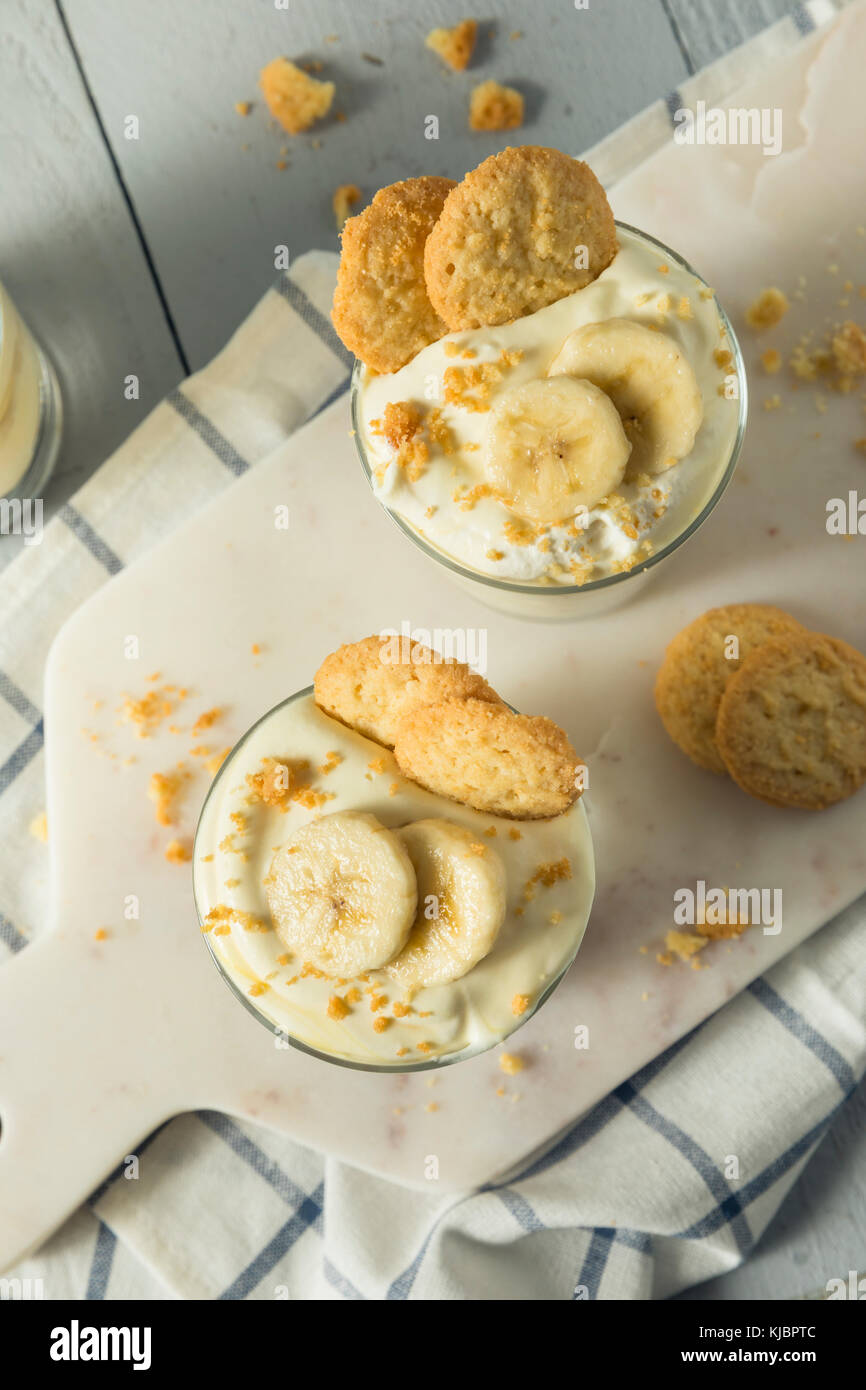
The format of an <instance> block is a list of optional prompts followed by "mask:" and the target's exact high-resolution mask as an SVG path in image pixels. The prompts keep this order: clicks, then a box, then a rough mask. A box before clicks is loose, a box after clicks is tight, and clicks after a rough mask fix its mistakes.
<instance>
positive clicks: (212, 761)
mask: <svg viewBox="0 0 866 1390" xmlns="http://www.w3.org/2000/svg"><path fill="white" fill-rule="evenodd" d="M231 751H232V750H231V749H230V748H224V749H223V750H222V752H221V753H215V754H214V756H213V757H212V758H208V760H207V762H206V763H205V768H206V769H207V771H208V772H209V773H210V775H211V777H216V775H217V773H218V772H219V770H220V768H221V767H222V765H223V763H224V762H225V760H226V758H227V757H228V755H229V753H230V752H231Z"/></svg>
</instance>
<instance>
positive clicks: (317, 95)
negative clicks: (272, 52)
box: [259, 58, 336, 135]
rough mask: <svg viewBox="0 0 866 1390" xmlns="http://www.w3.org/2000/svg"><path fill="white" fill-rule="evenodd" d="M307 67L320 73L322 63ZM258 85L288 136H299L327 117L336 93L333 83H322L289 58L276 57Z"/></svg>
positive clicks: (260, 77) (262, 73)
mask: <svg viewBox="0 0 866 1390" xmlns="http://www.w3.org/2000/svg"><path fill="white" fill-rule="evenodd" d="M306 66H307V67H309V68H312V69H313V70H314V71H320V70H321V67H322V64H321V63H319V64H318V66H316V64H315V63H309V64H307V65H306ZM259 85H260V87H261V89H262V91H263V93H264V97H265V102H266V104H267V108H268V110H269V111H270V113H271V115H272V116H273V118H274V120H276V121H279V123H280V125H281V126H282V127H283V130H285V131H287V132H288V133H289V135H300V134H301V132H302V131H304V130H309V128H310V126H311V125H314V124H315V122H316V121H319V120H321V119H322V117H323V116H326V115H327V114H328V112H329V111H330V109H331V103H332V101H333V100H334V92H335V91H336V87H335V86H334V83H333V82H319V81H318V80H317V79H316V78H315V77H311V76H310V75H309V73H307V72H305V71H304V69H303V68H299V67H296V66H295V64H294V63H292V62H290V61H289V59H288V58H275V59H274V60H273V62H271V63H268V65H267V66H266V67H264V68H262V70H261V72H260V73H259Z"/></svg>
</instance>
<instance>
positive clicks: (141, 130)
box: [0, 0, 866, 1299]
mask: <svg viewBox="0 0 866 1390" xmlns="http://www.w3.org/2000/svg"><path fill="white" fill-rule="evenodd" d="M278 5H280V7H279V8H278ZM471 8H472V7H471V6H467V5H466V3H465V0H445V2H444V3H437V2H436V0H433V2H432V3H428V4H425V5H424V6H423V7H421V6H417V5H410V4H409V0H365V3H363V4H359V3H357V0H288V3H287V4H285V6H284V7H282V4H281V0H183V3H178V0H112V2H111V4H110V5H108V4H106V3H105V0H2V10H0V91H2V93H3V96H4V100H3V102H2V104H0V210H2V215H0V276H2V279H3V280H4V282H5V283H6V285H7V287H8V288H9V289H10V291H11V293H12V295H13V297H14V298H15V299H16V301H17V302H18V305H19V307H20V309H21V310H22V311H23V313H24V316H25V317H26V318H27V320H28V321H29V322H30V323H31V325H32V326H33V327H34V329H35V330H36V331H37V333H38V334H39V336H40V337H41V338H42V339H43V340H44V342H45V343H46V344H47V345H48V347H49V348H50V351H51V353H52V355H53V357H54V360H55V363H56V365H57V367H58V371H59V374H60V378H61V382H62V387H63V393H64V400H65V406H66V412H67V424H66V431H65V437H64V444H63V451H62V455H61V460H60V463H59V466H58V470H57V473H56V475H55V478H54V480H53V482H52V484H51V486H50V488H49V490H48V492H47V495H46V498H45V514H46V518H47V517H48V516H50V515H51V514H52V513H53V512H54V511H56V510H57V508H58V507H59V506H61V505H62V503H63V502H64V501H65V500H66V499H67V498H68V497H69V496H70V495H71V494H72V493H73V492H74V491H75V490H76V489H77V488H78V487H80V486H81V484H82V483H83V482H84V481H85V480H86V479H87V477H88V476H89V475H90V474H91V473H92V472H93V471H94V470H95V469H96V468H98V467H99V465H100V464H101V463H102V462H103V460H104V459H105V458H107V457H108V455H109V454H110V453H111V452H112V450H113V449H115V448H116V447H117V446H118V445H119V444H120V443H121V442H122V441H123V439H124V438H125V437H126V436H127V435H128V434H129V432H130V431H131V430H132V429H133V428H134V427H135V425H136V424H137V423H138V422H139V421H140V420H141V419H142V418H143V417H144V416H145V415H146V414H147V413H148V411H150V409H151V408H152V407H153V406H154V405H155V404H156V403H157V402H158V401H159V400H160V399H161V397H163V396H164V395H165V394H166V393H167V392H168V391H169V390H170V389H171V388H172V387H173V386H175V385H176V384H177V382H178V381H179V380H180V379H181V378H182V377H183V376H184V375H186V374H188V373H189V372H190V371H195V370H196V369H197V368H198V367H200V366H202V365H203V364H204V363H205V362H207V361H208V359H209V358H210V357H211V356H212V355H213V354H214V353H215V352H216V351H217V350H218V349H219V348H220V347H221V346H222V345H223V343H224V342H225V341H226V339H227V338H228V336H229V335H230V334H231V332H232V331H233V329H234V328H235V327H236V326H237V324H238V323H239V322H240V321H241V319H243V318H244V316H245V315H246V313H247V312H248V311H249V309H250V308H251V307H252V305H253V304H254V303H255V301H256V300H257V298H258V297H259V296H260V295H261V294H262V293H263V291H264V290H265V289H266V287H267V286H268V284H269V283H270V282H271V280H272V279H273V276H274V247H275V245H278V244H285V245H286V246H288V248H289V252H290V255H291V256H292V257H295V256H297V255H299V254H300V253H301V252H303V251H305V250H308V249H309V248H311V247H325V248H332V249H334V250H336V249H337V245H338V242H337V236H336V229H335V224H334V216H333V212H332V209H331V196H332V193H333V190H334V189H335V188H336V187H337V185H338V184H341V183H357V184H358V185H359V186H360V187H361V188H362V190H363V194H364V198H365V200H366V199H368V198H369V197H370V196H372V194H373V193H374V192H375V190H376V189H377V188H378V187H380V186H381V185H383V184H386V183H390V182H391V181H393V180H394V179H398V178H406V177H409V176H411V175H414V174H420V173H440V174H448V175H450V176H452V177H455V178H460V177H461V176H462V174H463V173H464V172H465V170H466V169H467V168H471V167H472V166H473V165H475V164H477V163H479V162H480V161H481V160H482V159H483V158H484V157H485V156H486V155H488V154H491V153H493V152H494V151H495V150H497V149H500V148H502V147H503V146H504V145H505V144H508V143H509V139H508V136H507V135H495V134H473V133H470V132H469V130H468V129H467V122H466V112H467V103H468V94H469V91H470V89H471V87H472V86H473V85H474V84H475V83H477V82H478V81H480V80H483V79H484V78H487V77H496V78H497V79H499V80H501V81H503V82H506V83H508V82H514V84H515V85H517V86H519V87H520V89H521V90H522V91H523V92H524V93H525V96H526V107H527V119H526V124H525V126H524V128H523V130H522V131H521V132H520V136H519V139H521V140H522V141H535V142H537V143H539V144H548V145H555V146H559V147H561V148H563V149H567V150H570V151H572V152H574V153H578V152H579V151H581V150H583V149H587V148H589V147H590V146H591V145H593V144H594V143H595V142H596V141H598V140H599V139H601V138H602V137H603V136H604V135H606V134H608V133H609V132H610V131H612V130H614V129H615V128H616V127H617V126H618V125H620V124H621V123H622V122H623V121H625V120H627V119H628V118H629V117H630V116H633V115H634V114H636V113H637V112H638V111H640V110H641V109H642V108H643V107H644V106H647V105H648V104H649V103H650V102H652V101H654V100H656V99H657V98H659V97H665V96H666V95H667V94H668V93H669V92H671V91H673V90H674V89H675V88H676V87H677V86H678V85H679V83H680V82H682V80H683V79H684V78H685V77H686V76H688V75H689V74H691V73H693V72H696V71H698V70H699V69H700V68H701V67H703V66H705V65H706V64H707V63H709V62H712V61H713V60H714V59H715V58H717V57H719V56H721V55H722V54H723V53H725V52H727V51H729V50H730V49H732V48H734V47H735V46H736V45H737V44H739V43H741V42H743V40H744V39H746V38H748V37H750V36H751V35H752V34H755V33H757V32H758V31H759V30H761V29H763V28H765V27H766V26H767V25H768V24H771V23H772V22H773V21H774V20H775V19H777V18H779V17H780V16H781V15H782V14H784V13H785V12H786V11H787V10H788V9H789V8H792V7H791V6H790V5H789V3H788V0H590V3H589V8H588V9H577V8H576V6H575V5H574V4H573V3H571V2H570V0H535V2H534V3H533V4H531V5H530V4H527V0H495V3H494V4H492V5H488V6H486V7H483V8H484V10H485V12H486V14H487V15H489V16H491V18H490V19H489V20H487V21H485V22H483V23H482V24H481V27H480V33H479V42H478V47H477V50H476V57H475V60H474V61H473V66H472V68H471V69H470V71H468V72H466V73H453V72H450V71H449V70H447V69H446V68H445V67H444V65H443V64H442V63H441V62H440V61H439V60H438V59H437V58H436V56H435V55H434V54H432V53H430V52H429V51H428V50H426V49H425V48H424V46H423V39H424V36H425V34H426V33H427V32H428V31H429V30H430V29H431V28H433V27H434V25H437V24H454V23H456V22H457V20H459V19H461V18H463V17H464V16H465V14H466V12H467V9H469V10H471ZM281 53H285V54H287V55H288V56H290V57H293V58H297V59H300V60H302V61H307V60H311V61H319V62H321V63H322V64H323V65H324V66H323V73H322V75H323V76H324V77H327V78H329V79H332V80H333V81H335V82H336V84H337V96H336V99H335V102H334V112H338V111H339V112H342V113H343V114H344V115H345V120H344V121H340V120H337V119H335V118H333V115H332V117H331V118H329V119H328V120H327V121H326V122H323V123H322V124H321V126H319V127H317V128H314V130H313V131H311V132H310V133H308V134H305V135H302V136H299V137H295V138H294V139H292V138H290V137H288V136H285V135H284V134H283V133H282V132H281V131H279V130H276V129H274V128H273V125H272V123H271V122H270V121H269V119H268V117H267V112H266V111H265V110H264V107H263V105H262V102H261V100H260V99H259V93H258V90H257V76H258V72H259V70H260V68H261V67H262V66H263V65H264V64H265V63H266V62H268V61H269V60H270V59H271V58H273V57H275V56H276V55H278V54H281ZM242 101H251V102H252V103H253V109H252V111H251V112H250V114H249V115H248V116H247V117H241V116H239V115H238V113H237V112H236V110H235V103H237V102H242ZM429 115H435V116H436V117H437V118H438V121H439V139H438V141H431V140H428V139H426V138H425V134H424V129H425V117H427V116H429ZM130 117H135V118H137V119H136V122H131V121H130V119H129V118H130ZM136 125H137V132H136V131H135V126H136ZM133 133H135V134H137V138H129V137H130V135H131V134H133ZM281 162H284V163H286V164H287V166H288V167H287V168H285V169H280V168H278V167H277V166H278V164H279V163H281ZM130 373H134V374H135V375H137V376H138V378H139V381H140V397H139V399H138V400H137V401H128V400H127V399H126V398H125V395H124V389H123V383H124V378H125V377H126V376H127V375H129V374H130ZM17 546H18V541H17V540H16V539H15V538H14V537H3V538H0V568H2V567H3V566H4V565H6V564H7V563H8V562H9V560H10V559H11V558H12V557H13V555H14V554H15V553H16V550H17ZM864 1116H866V1091H864V1087H862V1086H861V1088H860V1092H859V1094H858V1095H857V1096H856V1097H855V1098H854V1099H853V1100H852V1101H851V1102H850V1103H849V1105H848V1106H847V1107H846V1109H845V1110H844V1111H843V1113H842V1114H841V1116H840V1118H839V1119H838V1121H837V1123H836V1124H835V1126H834V1127H833V1130H832V1131H831V1133H830V1134H829V1136H828V1137H827V1139H826V1140H825V1141H824V1143H823V1145H822V1146H821V1148H820V1149H819V1151H818V1153H817V1155H816V1156H815V1158H813V1160H812V1162H811V1163H810V1164H809V1165H808V1167H807V1169H806V1171H805V1172H804V1174H803V1175H802V1176H801V1177H800V1179H799V1180H798V1182H797V1183H796V1185H795V1186H794V1188H793V1190H792V1192H791V1193H790V1194H789V1196H788V1198H787V1199H786V1201H785V1203H784V1205H783V1207H782V1209H781V1211H780V1212H779V1214H778V1216H777V1217H776V1220H775V1222H774V1223H773V1225H772V1226H771V1227H770V1230H769V1231H768V1233H767V1235H766V1237H765V1239H764V1241H763V1242H762V1244H761V1245H760V1247H759V1249H758V1251H757V1253H756V1254H755V1255H754V1256H753V1257H752V1259H751V1260H750V1261H749V1262H748V1263H747V1264H746V1265H745V1266H744V1267H743V1268H742V1269H739V1270H735V1271H734V1272H733V1273H731V1274H729V1275H726V1276H725V1277H724V1278H721V1279H717V1280H713V1281H711V1282H709V1283H707V1284H704V1285H702V1286H700V1287H699V1288H697V1289H694V1290H690V1291H689V1292H688V1293H687V1294H685V1295H683V1297H687V1298H709V1299H730V1298H756V1299H781V1298H787V1297H791V1296H792V1295H797V1294H807V1293H809V1292H811V1291H812V1290H815V1289H818V1288H821V1287H823V1285H824V1283H825V1281H826V1280H827V1279H828V1278H830V1277H831V1276H835V1275H843V1276H844V1275H846V1274H847V1271H848V1270H849V1269H859V1270H861V1271H863V1270H864V1268H866V1125H864V1123H863V1121H864Z"/></svg>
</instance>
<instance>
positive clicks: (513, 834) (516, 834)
mask: <svg viewBox="0 0 866 1390" xmlns="http://www.w3.org/2000/svg"><path fill="white" fill-rule="evenodd" d="M508 838H509V840H522V839H523V833H522V831H520V830H518V829H517V827H516V826H512V828H511V830H509V832H508Z"/></svg>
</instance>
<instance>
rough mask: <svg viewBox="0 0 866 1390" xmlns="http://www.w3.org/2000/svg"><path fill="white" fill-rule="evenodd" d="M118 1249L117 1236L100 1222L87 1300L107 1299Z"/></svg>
mask: <svg viewBox="0 0 866 1390" xmlns="http://www.w3.org/2000/svg"><path fill="white" fill-rule="evenodd" d="M116 1249H117V1236H116V1235H115V1234H114V1232H113V1231H112V1230H111V1229H110V1228H109V1227H108V1226H106V1224H105V1222H104V1221H100V1223H99V1231H98V1233H97V1236H96V1248H95V1250H94V1251H93V1259H92V1261H91V1264H90V1274H89V1275H88V1279H87V1292H86V1294H85V1295H84V1297H85V1298H87V1299H104V1298H105V1290H106V1289H107V1288H108V1281H109V1279H110V1278H111V1266H112V1262H113V1260H114V1252H115V1250H116Z"/></svg>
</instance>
